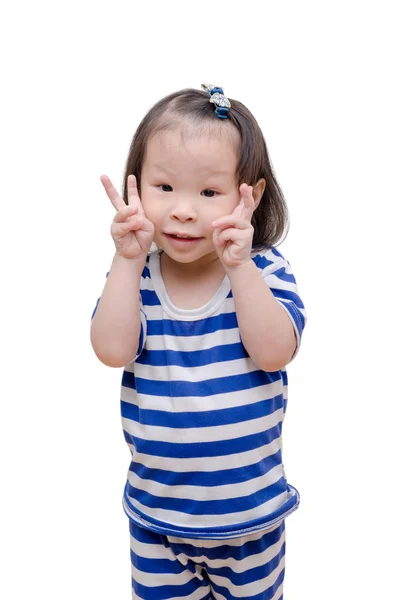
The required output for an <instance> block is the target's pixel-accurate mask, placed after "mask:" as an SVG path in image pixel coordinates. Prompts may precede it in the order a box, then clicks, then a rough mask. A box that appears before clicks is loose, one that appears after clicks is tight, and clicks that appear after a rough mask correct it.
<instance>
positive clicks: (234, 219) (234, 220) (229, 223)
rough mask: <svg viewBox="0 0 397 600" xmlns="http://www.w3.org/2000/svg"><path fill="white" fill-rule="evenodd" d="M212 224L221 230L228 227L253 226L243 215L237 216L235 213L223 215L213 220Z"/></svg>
mask: <svg viewBox="0 0 397 600" xmlns="http://www.w3.org/2000/svg"><path fill="white" fill-rule="evenodd" d="M211 225H212V227H215V228H216V229H220V230H222V229H225V228H226V227H236V228H237V229H250V228H251V227H252V225H251V223H250V221H247V220H246V219H244V218H242V217H241V216H237V215H235V214H231V215H226V217H221V218H220V219H217V220H216V221H213V222H212V223H211Z"/></svg>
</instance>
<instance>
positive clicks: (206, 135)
mask: <svg viewBox="0 0 397 600" xmlns="http://www.w3.org/2000/svg"><path fill="white" fill-rule="evenodd" d="M220 125H223V127H219V126H218V127H214V126H209V125H208V124H204V126H200V127H197V126H194V125H189V124H185V126H184V127H179V128H175V129H164V130H161V131H159V132H157V133H155V134H154V135H153V136H152V137H151V138H150V139H149V141H148V143H147V147H146V153H145V159H144V166H146V167H147V168H154V167H159V168H161V167H163V168H170V169H172V170H181V169H186V168H189V169H194V170H195V171H200V172H204V171H205V172H233V174H234V173H235V171H236V167H237V160H238V150H239V142H240V140H239V135H238V132H237V130H235V128H233V127H231V126H229V125H226V124H225V123H221V124H220ZM225 125H226V126H225Z"/></svg>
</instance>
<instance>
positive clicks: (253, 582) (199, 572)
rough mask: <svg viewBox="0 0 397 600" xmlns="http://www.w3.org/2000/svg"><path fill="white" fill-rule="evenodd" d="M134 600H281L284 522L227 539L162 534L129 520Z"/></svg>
mask: <svg viewBox="0 0 397 600" xmlns="http://www.w3.org/2000/svg"><path fill="white" fill-rule="evenodd" d="M130 542H131V574H132V598H133V599H135V598H136V599H137V600H177V599H178V600H180V599H182V598H184V599H187V600H240V599H242V598H246V599H248V598H249V599H250V600H282V599H283V580H284V561H285V521H281V523H279V524H277V525H276V526H274V527H273V528H272V529H269V530H267V531H265V532H263V531H262V532H259V533H255V534H253V535H249V536H247V537H243V538H235V539H229V540H195V539H194V540H193V539H184V538H177V537H169V536H164V535H159V534H157V533H154V532H152V531H148V530H146V529H142V528H141V527H139V526H138V525H135V523H133V522H132V521H130Z"/></svg>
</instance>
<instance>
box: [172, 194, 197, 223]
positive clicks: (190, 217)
mask: <svg viewBox="0 0 397 600" xmlns="http://www.w3.org/2000/svg"><path fill="white" fill-rule="evenodd" d="M171 218H172V219H174V220H177V221H181V222H182V223H184V222H185V221H195V220H196V219H197V212H196V209H195V207H194V204H193V202H191V201H190V200H189V199H188V198H187V197H186V196H185V197H179V198H175V200H174V202H173V205H172V208H171Z"/></svg>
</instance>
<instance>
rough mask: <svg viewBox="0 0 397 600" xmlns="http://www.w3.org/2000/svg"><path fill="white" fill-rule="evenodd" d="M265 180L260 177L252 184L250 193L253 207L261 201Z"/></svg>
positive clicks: (256, 206)
mask: <svg viewBox="0 0 397 600" xmlns="http://www.w3.org/2000/svg"><path fill="white" fill-rule="evenodd" d="M265 187H266V181H265V180H264V179H260V180H259V181H258V182H257V183H256V184H255V185H254V186H253V190H252V195H253V197H254V202H255V209H254V210H256V209H257V208H258V204H259V202H260V201H261V198H262V196H263V192H264V191H265Z"/></svg>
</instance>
